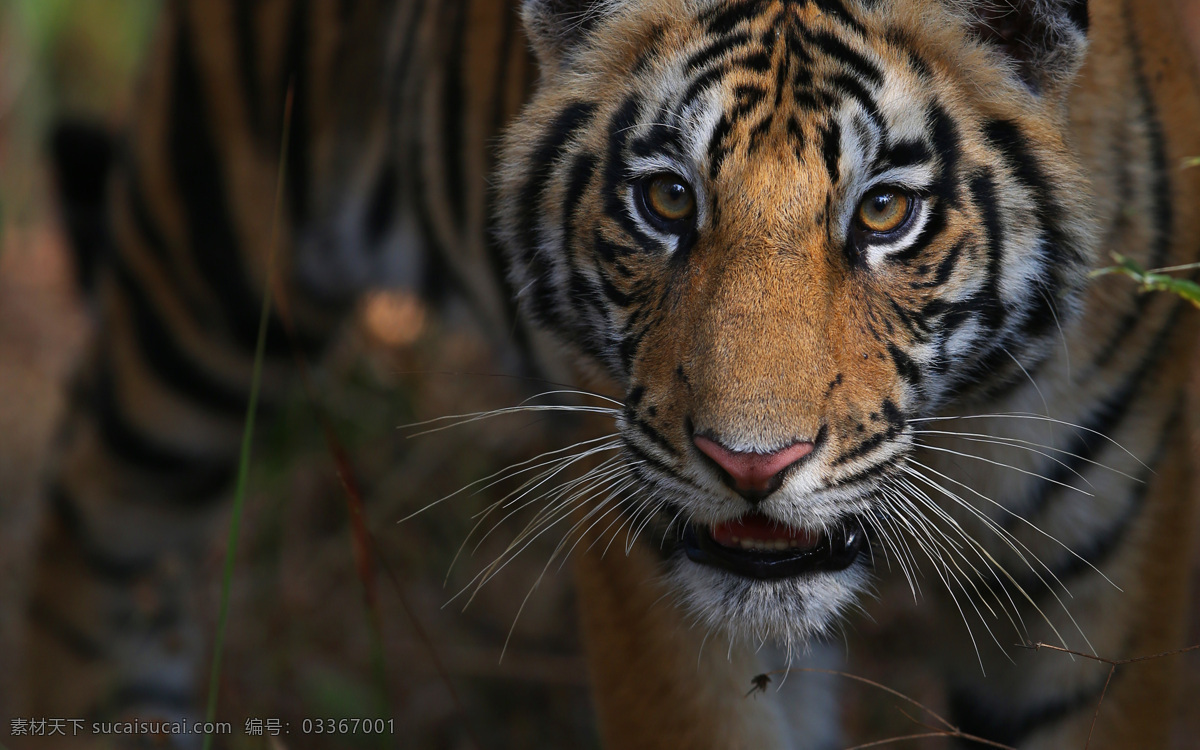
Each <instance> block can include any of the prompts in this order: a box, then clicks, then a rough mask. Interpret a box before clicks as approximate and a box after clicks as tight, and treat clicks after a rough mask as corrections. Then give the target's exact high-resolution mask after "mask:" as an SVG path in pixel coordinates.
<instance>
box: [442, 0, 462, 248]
mask: <svg viewBox="0 0 1200 750" xmlns="http://www.w3.org/2000/svg"><path fill="white" fill-rule="evenodd" d="M464 6H465V3H462V2H455V3H453V10H452V11H451V13H452V14H453V15H452V20H451V21H450V35H451V36H450V40H449V44H448V47H449V51H448V53H447V54H446V55H443V56H442V58H441V64H442V68H443V78H442V91H441V94H442V99H441V109H442V111H441V113H440V114H441V117H440V118H439V121H440V123H439V124H440V125H441V128H440V130H441V144H442V165H443V167H444V173H443V174H444V177H445V181H446V200H447V202H448V203H449V208H450V214H451V216H452V217H453V219H454V225H455V226H457V227H464V228H465V226H466V211H467V205H466V203H467V202H466V200H464V196H465V195H466V187H465V180H466V176H465V175H464V174H463V151H464V143H463V124H464V123H463V118H464V117H465V116H466V113H465V112H464V107H463V101H464V98H465V93H464V90H463V89H464V86H463V74H464V70H463V64H464V55H465V54H466V53H465V45H466V36H467V11H466V8H465V7H464Z"/></svg>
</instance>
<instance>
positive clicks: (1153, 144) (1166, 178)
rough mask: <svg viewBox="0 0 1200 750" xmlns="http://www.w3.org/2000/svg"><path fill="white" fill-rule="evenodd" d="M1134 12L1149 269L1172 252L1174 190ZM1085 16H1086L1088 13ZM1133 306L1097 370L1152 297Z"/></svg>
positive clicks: (1129, 22) (1131, 30)
mask: <svg viewBox="0 0 1200 750" xmlns="http://www.w3.org/2000/svg"><path fill="white" fill-rule="evenodd" d="M1130 12H1131V9H1130V8H1129V7H1126V8H1125V16H1126V18H1125V21H1126V23H1125V29H1126V35H1125V36H1126V41H1127V42H1128V44H1129V48H1130V51H1131V52H1132V54H1133V60H1134V65H1133V75H1134V87H1135V89H1136V91H1137V96H1138V102H1139V104H1140V105H1141V106H1140V110H1139V112H1138V114H1137V116H1138V119H1139V120H1140V121H1141V124H1142V127H1143V128H1145V132H1146V138H1147V140H1149V142H1150V153H1149V157H1150V163H1151V166H1152V170H1153V171H1152V178H1151V180H1152V185H1151V188H1150V194H1151V196H1152V198H1153V206H1152V209H1151V210H1152V214H1151V217H1152V224H1153V238H1152V240H1151V242H1150V246H1151V251H1150V257H1149V259H1148V260H1147V262H1146V266H1145V267H1146V268H1158V267H1161V266H1163V265H1165V264H1166V261H1167V257H1168V254H1169V253H1170V250H1171V234H1172V227H1173V224H1174V211H1173V206H1172V203H1171V199H1172V196H1173V190H1172V187H1171V177H1170V174H1169V170H1168V168H1167V157H1166V142H1165V138H1164V136H1163V131H1162V118H1161V116H1160V115H1159V112H1158V104H1157V102H1156V101H1155V100H1154V95H1153V92H1152V91H1151V88H1150V83H1149V81H1147V80H1146V72H1145V59H1144V55H1143V52H1142V47H1141V42H1140V41H1139V40H1138V38H1137V25H1136V24H1134V23H1133V19H1132V18H1130V17H1129V14H1130ZM1085 15H1086V12H1085ZM1129 293H1130V294H1131V295H1132V296H1133V302H1132V305H1131V307H1130V308H1129V310H1128V312H1126V313H1125V314H1124V315H1122V316H1121V319H1120V321H1119V322H1118V323H1117V325H1116V327H1115V329H1114V331H1113V333H1112V335H1111V336H1110V338H1109V340H1108V343H1107V345H1106V346H1105V347H1104V348H1103V349H1101V350H1100V353H1099V354H1097V356H1096V358H1095V359H1094V360H1093V364H1092V366H1093V367H1094V368H1097V369H1099V368H1103V367H1105V366H1106V365H1107V364H1108V363H1109V362H1110V361H1111V360H1112V358H1113V357H1114V356H1115V355H1116V354H1117V352H1119V351H1121V350H1122V349H1123V348H1124V345H1125V343H1126V342H1127V341H1128V339H1129V336H1130V335H1131V334H1132V333H1133V332H1134V330H1135V329H1136V328H1137V325H1138V323H1139V322H1140V321H1142V320H1144V319H1145V312H1146V305H1147V304H1149V301H1150V299H1151V295H1148V294H1134V293H1133V292H1132V291H1130V292H1129Z"/></svg>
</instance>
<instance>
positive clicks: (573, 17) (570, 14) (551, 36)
mask: <svg viewBox="0 0 1200 750" xmlns="http://www.w3.org/2000/svg"><path fill="white" fill-rule="evenodd" d="M615 5H616V3H614V2H612V0H522V2H521V21H522V22H523V23H524V24H525V32H526V33H527V34H528V35H529V40H530V42H531V43H532V44H533V51H534V54H536V55H537V58H538V62H539V63H541V64H542V66H543V67H546V68H555V67H558V65H559V64H561V62H562V60H563V58H564V57H567V56H568V55H569V54H570V53H571V51H572V50H573V49H574V48H575V47H576V46H577V45H578V44H579V43H580V42H581V41H582V40H583V38H584V37H586V36H587V34H588V32H589V31H591V30H592V28H593V27H595V26H596V24H597V23H599V21H600V20H601V19H603V18H604V17H605V16H607V15H609V14H610V13H611V12H612V8H613V6H615Z"/></svg>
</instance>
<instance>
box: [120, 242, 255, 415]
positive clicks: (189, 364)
mask: <svg viewBox="0 0 1200 750" xmlns="http://www.w3.org/2000/svg"><path fill="white" fill-rule="evenodd" d="M112 267H113V270H114V274H115V277H116V281H117V284H118V285H119V286H120V288H121V290H122V291H123V292H124V293H125V299H126V300H127V301H128V302H129V307H130V310H129V314H130V315H131V317H132V319H133V333H134V338H135V339H136V341H137V347H138V352H139V353H140V354H141V356H142V358H143V361H144V362H145V363H146V365H147V366H148V367H149V368H150V370H151V371H152V372H154V374H155V375H157V376H158V379H159V382H161V383H162V384H163V385H164V386H166V387H167V388H169V389H171V390H172V391H174V392H175V393H177V394H179V395H181V396H183V397H184V398H186V399H188V401H189V402H191V405H193V406H195V407H196V408H197V409H198V410H202V411H211V412H216V413H218V414H220V415H221V416H223V417H232V418H235V419H238V420H240V419H242V418H243V417H244V416H245V412H246V403H247V401H248V399H249V391H248V388H239V387H237V386H233V385H230V384H228V383H225V382H222V381H220V380H218V379H217V378H215V377H212V376H211V375H209V374H208V372H207V371H206V370H205V368H204V365H203V364H202V363H200V362H197V361H196V360H194V359H193V358H192V357H191V356H190V355H188V354H187V353H186V352H184V350H183V349H182V348H181V347H180V346H179V344H178V342H177V340H176V336H175V335H174V334H173V333H172V332H171V331H169V330H167V327H166V326H165V325H164V324H163V316H162V315H161V314H160V313H159V311H158V310H156V309H155V308H154V305H153V304H152V303H151V301H150V299H149V297H148V296H147V295H146V293H145V292H144V290H143V289H142V287H141V284H140V283H138V281H137V279H135V278H134V277H133V275H132V274H131V273H129V270H128V269H127V268H126V267H125V264H124V263H123V262H122V261H121V260H120V259H114V262H113V263H112ZM247 385H248V384H247Z"/></svg>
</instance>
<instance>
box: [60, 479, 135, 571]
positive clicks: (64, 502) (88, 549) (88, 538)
mask: <svg viewBox="0 0 1200 750" xmlns="http://www.w3.org/2000/svg"><path fill="white" fill-rule="evenodd" d="M47 493H48V494H49V499H50V512H51V513H52V514H53V516H54V519H55V520H56V521H57V522H58V525H59V528H60V529H62V531H63V533H64V534H65V535H66V537H67V538H68V540H69V541H70V543H71V547H72V549H73V550H74V551H75V553H76V554H78V555H79V556H80V557H81V558H82V562H83V564H84V565H85V566H86V567H87V570H88V573H89V575H92V576H95V577H100V578H102V579H104V580H105V581H107V582H109V583H113V584H116V585H128V584H130V583H133V582H134V581H137V580H138V579H140V578H144V577H146V576H148V575H150V574H151V573H152V572H154V568H155V563H156V561H155V560H154V559H153V558H143V559H140V560H135V559H129V558H125V557H118V556H115V555H113V554H111V553H109V552H107V551H104V550H101V549H99V548H97V546H96V544H95V542H93V541H92V535H91V531H90V530H89V529H87V528H86V527H85V525H84V522H83V516H82V515H81V514H80V512H79V509H78V508H77V507H76V503H75V499H74V498H73V497H71V494H70V493H69V492H67V490H66V488H65V487H63V486H62V485H61V484H58V483H55V484H52V485H51V486H50V487H49V488H48V490H47Z"/></svg>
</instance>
